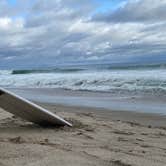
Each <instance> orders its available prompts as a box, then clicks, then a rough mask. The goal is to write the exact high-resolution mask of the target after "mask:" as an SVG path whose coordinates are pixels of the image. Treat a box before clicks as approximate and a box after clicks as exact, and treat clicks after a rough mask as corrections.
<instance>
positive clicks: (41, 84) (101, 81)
mask: <svg viewBox="0 0 166 166" xmlns="http://www.w3.org/2000/svg"><path fill="white" fill-rule="evenodd" d="M165 73H166V69H165V68H157V69H155V68H154V69H141V70H139V69H132V70H120V69H118V70H108V69H107V70H83V69H70V70H69V69H63V70H62V69H61V70H59V69H58V70H57V69H54V70H13V71H9V70H6V71H4V70H3V71H2V70H0V86H2V87H26V88H27V87H29V88H65V89H71V90H90V91H105V92H113V93H124V92H132V93H139V92H148V93H153V94H162V95H163V94H164V95H165V94H166V74H165Z"/></svg>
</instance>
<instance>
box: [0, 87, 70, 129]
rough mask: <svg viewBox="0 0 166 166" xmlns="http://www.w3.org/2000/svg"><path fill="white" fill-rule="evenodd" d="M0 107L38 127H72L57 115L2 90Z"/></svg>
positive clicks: (0, 92) (0, 91)
mask: <svg viewBox="0 0 166 166" xmlns="http://www.w3.org/2000/svg"><path fill="white" fill-rule="evenodd" d="M0 107H1V108H3V109H4V110H6V111H7V112H10V113H12V114H14V115H16V116H18V117H21V118H23V119H25V120H27V121H30V122H33V123H36V124H39V125H45V126H47V125H48V126H49V125H55V126H59V125H60V126H64V125H67V126H72V124H71V123H69V122H68V121H66V120H64V119H63V118H61V117H59V116H58V115H56V114H54V113H52V112H50V111H48V110H47V109H45V108H43V107H41V106H39V105H37V104H35V103H33V102H31V101H29V100H27V99H25V98H23V97H21V96H18V95H16V94H14V93H12V92H10V91H8V90H6V89H4V88H0Z"/></svg>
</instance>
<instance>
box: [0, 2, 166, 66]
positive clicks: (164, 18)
mask: <svg viewBox="0 0 166 166" xmlns="http://www.w3.org/2000/svg"><path fill="white" fill-rule="evenodd" d="M152 60H153V61H156V62H158V61H163V60H165V61H166V0H0V68H4V67H7V68H15V67H25V68H26V67H37V66H55V65H56V64H60V63H77V62H82V63H85V62H92V63H94V62H103V61H107V62H110V63H112V62H116V63H121V62H130V61H132V62H134V61H136V62H137V61H152Z"/></svg>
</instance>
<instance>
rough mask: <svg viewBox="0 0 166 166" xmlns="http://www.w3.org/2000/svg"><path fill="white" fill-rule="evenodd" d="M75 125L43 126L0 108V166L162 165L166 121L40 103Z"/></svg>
mask: <svg viewBox="0 0 166 166" xmlns="http://www.w3.org/2000/svg"><path fill="white" fill-rule="evenodd" d="M40 105H42V106H44V107H45V108H47V109H49V110H51V111H52V112H56V113H57V114H58V115H60V116H62V117H64V118H65V119H67V120H69V121H70V122H71V123H73V127H72V128H70V127H60V128H55V127H52V128H42V127H40V126H37V125H35V124H32V123H30V122H26V121H24V120H22V119H20V118H18V117H15V116H13V115H11V114H9V113H7V112H6V111H4V110H2V109H0V149H1V150H0V166H22V165H24V166H47V165H48V166H55V165H56V166H62V165H63V166H84V165H86V166H165V165H166V118H165V117H164V116H160V115H155V114H144V113H131V112H121V111H119V112H118V111H108V110H103V109H97V108H88V107H69V106H64V105H53V104H52V105H51V104H40Z"/></svg>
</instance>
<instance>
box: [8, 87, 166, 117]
mask: <svg viewBox="0 0 166 166" xmlns="http://www.w3.org/2000/svg"><path fill="white" fill-rule="evenodd" d="M9 90H11V91H12V92H14V93H16V94H18V95H21V96H22V97H24V98H27V99H29V100H31V101H35V102H39V103H49V104H57V105H68V106H76V107H89V108H97V109H98V108H99V109H104V110H115V111H119V110H121V111H131V112H142V113H155V114H159V115H166V110H165V108H166V97H164V96H163V97H162V96H151V95H133V94H130V93H128V94H113V93H109V92H92V91H77V90H76V91H73V90H66V89H59V88H58V89H56V88H10V89H9Z"/></svg>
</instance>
